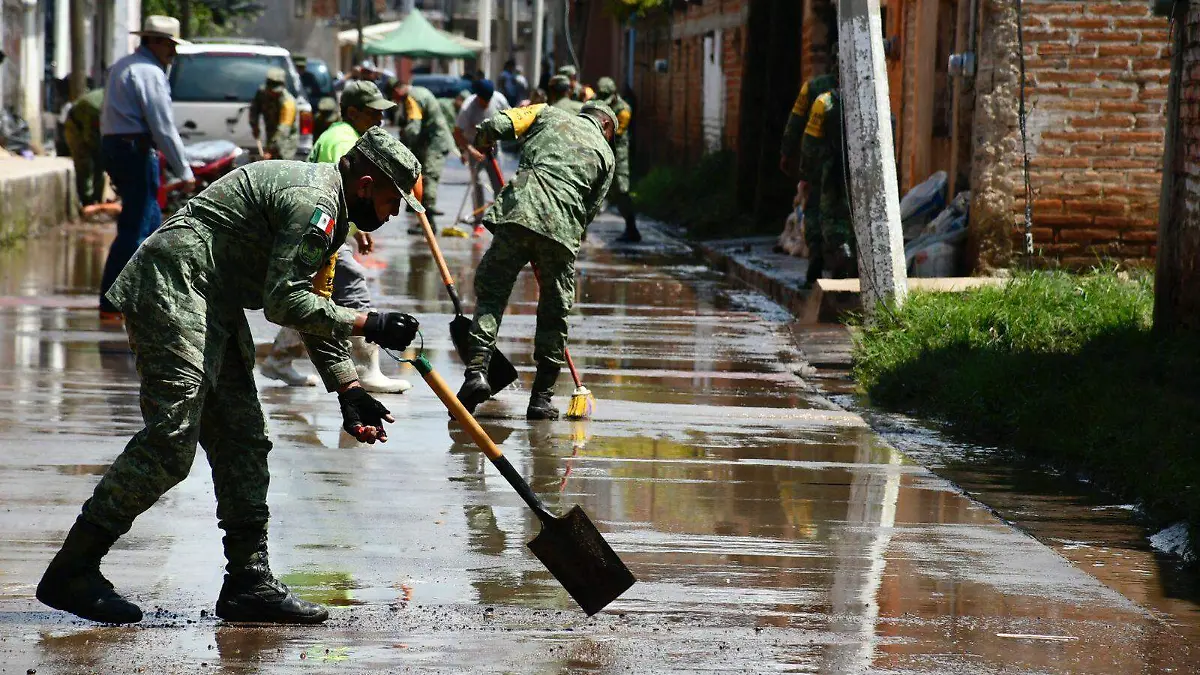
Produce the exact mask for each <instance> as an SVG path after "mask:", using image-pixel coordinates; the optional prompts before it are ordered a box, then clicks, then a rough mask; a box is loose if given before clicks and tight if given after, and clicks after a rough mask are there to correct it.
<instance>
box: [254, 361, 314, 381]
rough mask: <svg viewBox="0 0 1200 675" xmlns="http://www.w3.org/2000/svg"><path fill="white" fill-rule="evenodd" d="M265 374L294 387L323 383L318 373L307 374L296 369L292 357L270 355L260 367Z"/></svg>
mask: <svg viewBox="0 0 1200 675" xmlns="http://www.w3.org/2000/svg"><path fill="white" fill-rule="evenodd" d="M259 369H260V370H261V371H262V374H263V376H265V377H269V378H271V379H273V380H280V381H282V382H286V383H287V384H288V385H289V386H292V387H315V386H317V385H318V384H321V378H319V377H317V376H316V375H305V374H304V373H302V372H300V371H298V370H296V367H295V366H293V365H292V360H291V359H286V360H283V359H279V358H276V357H275V356H273V355H272V356H268V357H267V358H265V359H263V362H262V365H261V366H260V367H259Z"/></svg>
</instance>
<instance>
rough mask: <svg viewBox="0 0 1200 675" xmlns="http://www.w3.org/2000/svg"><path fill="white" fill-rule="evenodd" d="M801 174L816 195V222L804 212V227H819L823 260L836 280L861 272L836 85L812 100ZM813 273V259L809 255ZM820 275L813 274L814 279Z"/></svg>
mask: <svg viewBox="0 0 1200 675" xmlns="http://www.w3.org/2000/svg"><path fill="white" fill-rule="evenodd" d="M800 176H801V179H802V180H804V181H807V182H808V185H809V188H808V189H809V191H810V193H812V194H815V195H816V199H817V209H818V212H819V216H818V219H817V221H816V222H811V221H809V219H808V217H809V216H808V213H807V212H805V215H804V226H805V231H806V232H807V229H808V228H811V227H814V226H816V227H819V228H820V229H819V232H820V239H819V240H820V243H821V249H820V255H821V260H822V261H823V264H824V266H825V267H826V268H828V270H829V272H830V273H831V275H832V276H833V278H834V279H845V278H848V277H854V276H857V275H858V260H857V254H856V252H855V242H854V225H853V222H852V221H851V218H850V195H849V192H848V191H847V185H846V155H845V146H844V144H843V142H842V101H841V92H840V91H839V90H838V89H836V88H834V89H831V90H829V91H827V92H825V93H823V94H821V95H820V96H817V97H816V99H815V100H814V101H813V104H812V107H811V108H810V109H809V113H808V123H807V124H806V125H805V128H804V139H803V140H802V141H801V143H800ZM810 274H811V258H810ZM816 278H819V277H815V278H814V277H810V279H813V280H815V279H816Z"/></svg>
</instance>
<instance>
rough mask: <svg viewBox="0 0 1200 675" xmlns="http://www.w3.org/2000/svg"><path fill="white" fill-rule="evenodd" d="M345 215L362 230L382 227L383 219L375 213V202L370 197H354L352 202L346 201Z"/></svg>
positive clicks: (368, 230) (367, 230)
mask: <svg viewBox="0 0 1200 675" xmlns="http://www.w3.org/2000/svg"><path fill="white" fill-rule="evenodd" d="M346 215H347V216H348V217H349V219H350V222H352V223H354V226H355V227H357V228H358V229H360V230H362V231H363V232H374V231H375V230H378V229H379V228H381V227H383V221H382V220H380V219H379V216H377V215H375V202H374V200H372V199H371V198H370V197H356V198H355V199H354V200H353V203H347V204H346Z"/></svg>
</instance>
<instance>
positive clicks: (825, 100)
mask: <svg viewBox="0 0 1200 675" xmlns="http://www.w3.org/2000/svg"><path fill="white" fill-rule="evenodd" d="M832 107H833V97H832V96H830V95H829V93H828V92H826V93H824V94H821V95H820V96H818V97H817V100H816V101H813V104H812V110H811V112H809V114H808V126H806V127H804V134H805V135H806V136H812V137H813V138H824V137H825V114H826V113H827V112H829V111H830V109H831V108H832Z"/></svg>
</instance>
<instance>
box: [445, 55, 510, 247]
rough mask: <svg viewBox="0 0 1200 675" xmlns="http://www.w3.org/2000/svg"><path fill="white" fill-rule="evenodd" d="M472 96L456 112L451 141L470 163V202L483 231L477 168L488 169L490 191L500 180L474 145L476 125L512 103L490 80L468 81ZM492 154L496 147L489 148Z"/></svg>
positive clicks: (500, 184)
mask: <svg viewBox="0 0 1200 675" xmlns="http://www.w3.org/2000/svg"><path fill="white" fill-rule="evenodd" d="M471 92H472V95H471V96H470V97H468V98H467V100H466V101H463V106H462V109H461V110H459V111H458V119H456V120H455V123H454V142H455V144H456V145H457V146H458V149H459V152H461V153H462V161H463V164H469V166H470V175H471V204H472V207H473V209H474V212H475V218H474V220H475V234H476V235H477V236H478V235H480V234H482V231H481V228H482V227H483V226H482V222H483V206H484V201H483V183H481V182H480V181H479V170H480V169H484V170H486V171H487V174H488V178H489V179H490V180H491V182H492V194H495V193H497V192H499V191H500V188H501V187H503V179H502V178H501V177H500V176H499V175H498V174H496V172H495V171H494V170H493V169H492V163H491V162H490V161H488V160H487V157H486V156H485V155H484V154H483V153H482V152H480V151H479V150H477V149H476V148H475V146H474V142H475V127H477V126H479V125H480V124H482V123H483V121H484V120H486V119H488V118H489V117H491V116H492V115H495V114H496V113H498V112H500V111H501V110H508V109H509V108H511V107H512V106H510V105H509V104H508V99H506V98H505V97H504V94H502V93H500V92H498V91H496V88H495V86H494V85H492V81H491V80H485V79H481V80H476V81H475V82H473V83H471ZM492 151H493V153H494V152H495V148H493V149H492Z"/></svg>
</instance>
